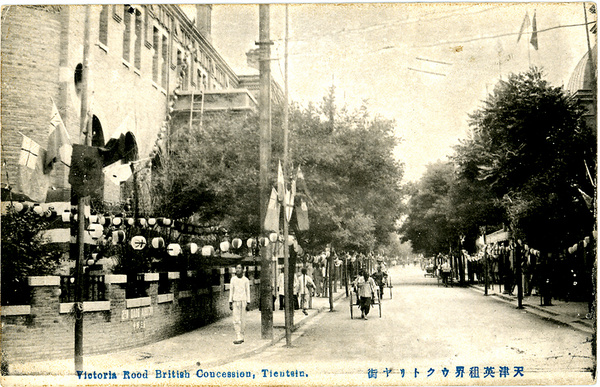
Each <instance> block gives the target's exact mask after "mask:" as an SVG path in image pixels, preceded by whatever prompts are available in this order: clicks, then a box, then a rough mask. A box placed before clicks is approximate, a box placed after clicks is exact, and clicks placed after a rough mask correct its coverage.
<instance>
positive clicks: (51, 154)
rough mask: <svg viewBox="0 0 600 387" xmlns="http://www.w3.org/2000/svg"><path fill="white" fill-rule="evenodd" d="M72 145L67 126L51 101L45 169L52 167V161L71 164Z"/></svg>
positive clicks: (68, 165)
mask: <svg viewBox="0 0 600 387" xmlns="http://www.w3.org/2000/svg"><path fill="white" fill-rule="evenodd" d="M72 153H73V146H72V145H71V138H70V137H69V133H68V132H67V128H66V127H65V124H64V123H63V120H62V118H61V117H60V113H59V112H58V108H57V107H56V104H55V103H54V101H52V118H50V135H49V136H48V150H47V151H46V159H45V165H44V167H45V170H46V171H48V170H50V169H52V167H53V166H54V163H57V162H61V163H63V164H64V165H66V166H67V167H70V166H71V154H72Z"/></svg>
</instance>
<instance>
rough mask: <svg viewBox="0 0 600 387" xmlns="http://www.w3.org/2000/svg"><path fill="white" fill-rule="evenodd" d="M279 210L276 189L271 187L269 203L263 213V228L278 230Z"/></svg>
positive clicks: (279, 205)
mask: <svg viewBox="0 0 600 387" xmlns="http://www.w3.org/2000/svg"><path fill="white" fill-rule="evenodd" d="M280 210H281V204H280V202H279V201H278V200H277V191H275V188H272V189H271V197H270V198H269V204H268V206H267V213H266V215H265V223H264V226H265V230H267V231H273V232H279V212H280Z"/></svg>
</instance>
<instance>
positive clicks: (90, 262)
mask: <svg viewBox="0 0 600 387" xmlns="http://www.w3.org/2000/svg"><path fill="white" fill-rule="evenodd" d="M94 262H95V261H94V260H93V259H88V260H87V262H86V263H87V265H88V266H92V265H93V264H94Z"/></svg>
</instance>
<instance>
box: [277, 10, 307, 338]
mask: <svg viewBox="0 0 600 387" xmlns="http://www.w3.org/2000/svg"><path fill="white" fill-rule="evenodd" d="M288 11H289V4H286V5H285V51H284V68H285V73H284V77H283V78H284V97H283V186H284V187H287V184H286V181H287V176H288V168H289V160H288V134H289V133H288V132H289V123H288V120H289V111H288V108H289V106H288V33H289V29H288V27H289V25H288V17H289V14H288ZM284 197H285V192H284ZM293 205H294V203H286V202H285V199H284V203H283V206H282V207H283V267H284V269H283V270H284V273H285V274H284V287H285V289H286V290H288V281H289V273H290V247H289V244H288V236H289V222H288V218H287V206H293ZM292 208H293V207H292ZM304 280H305V282H304V283H305V284H306V277H305V278H304ZM284 298H285V305H290V304H291V303H292V295H291V294H290V292H289V291H286V292H285V293H284ZM284 313H285V344H286V345H287V346H288V347H289V346H291V345H292V319H291V314H292V310H291V309H290V308H289V307H286V308H285V311H284Z"/></svg>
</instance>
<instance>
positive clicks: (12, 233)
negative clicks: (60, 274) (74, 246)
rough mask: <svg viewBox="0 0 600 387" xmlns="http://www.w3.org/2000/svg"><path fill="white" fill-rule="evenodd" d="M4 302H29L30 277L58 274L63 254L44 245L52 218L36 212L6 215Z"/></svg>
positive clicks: (8, 303) (3, 275)
mask: <svg viewBox="0 0 600 387" xmlns="http://www.w3.org/2000/svg"><path fill="white" fill-rule="evenodd" d="M1 223H2V256H3V259H2V305H11V304H28V303H29V300H28V296H29V286H28V285H27V277H28V276H34V275H51V274H54V272H55V270H56V268H57V267H58V265H59V262H60V257H61V256H62V253H61V252H60V251H58V250H57V249H55V248H53V247H52V246H51V245H47V244H44V242H45V241H44V239H43V237H42V236H41V234H40V232H41V231H43V230H45V229H46V228H47V227H48V221H46V220H45V219H42V218H40V217H39V216H38V215H37V214H34V213H32V212H25V213H23V214H20V213H17V212H15V211H10V210H9V211H8V213H6V214H4V215H2V222H1Z"/></svg>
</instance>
